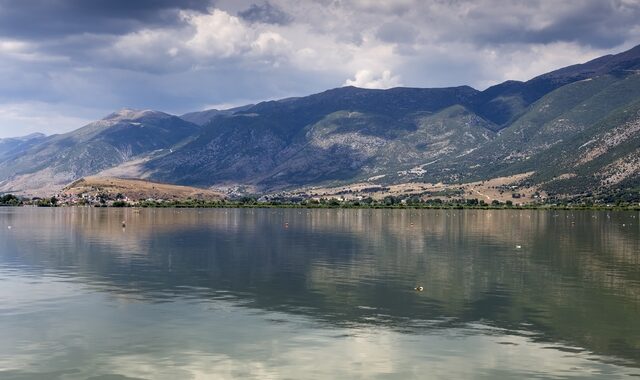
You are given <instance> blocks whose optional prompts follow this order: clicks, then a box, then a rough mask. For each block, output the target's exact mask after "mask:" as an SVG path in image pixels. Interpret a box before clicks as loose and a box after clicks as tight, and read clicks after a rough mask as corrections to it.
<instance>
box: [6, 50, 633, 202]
mask: <svg viewBox="0 0 640 380" xmlns="http://www.w3.org/2000/svg"><path fill="white" fill-rule="evenodd" d="M638 101H640V45H639V46H636V47H634V48H632V49H630V50H628V51H626V52H622V53H619V54H613V55H607V56H603V57H599V58H596V59H594V60H591V61H588V62H585V63H581V64H576V65H571V66H568V67H565V68H561V69H558V70H554V71H551V72H549V73H546V74H542V75H539V76H537V77H535V78H532V79H530V80H528V81H525V82H520V81H505V82H503V83H500V84H497V85H495V86H491V87H489V88H487V89H485V90H483V91H479V90H476V89H474V88H472V87H470V86H457V87H444V88H412V87H396V88H391V89H386V90H376V89H363V88H357V87H352V86H347V87H340V88H334V89H329V90H326V91H323V92H320V93H317V94H312V95H309V96H304V97H294V98H286V99H280V100H272V101H265V102H260V103H257V104H249V105H245V106H241V107H235V108H231V109H228V110H217V109H212V110H205V111H200V112H192V113H187V114H184V115H182V116H181V117H177V116H174V115H170V114H167V113H164V112H161V111H153V110H132V109H127V108H125V109H122V110H119V111H116V112H114V113H112V114H110V115H107V116H106V117H105V118H103V119H101V120H99V121H96V122H93V123H90V124H88V125H86V126H84V127H82V128H80V129H78V130H76V131H73V132H70V133H67V134H62V135H54V136H48V137H43V136H35V137H34V138H33V139H28V141H30V143H29V144H27V145H24V146H20V145H17V146H18V148H17V151H18V154H16V150H15V149H14V150H7V149H5V151H7V152H8V151H10V152H12V153H11V154H5V153H3V150H2V142H3V140H0V191H16V190H20V191H26V190H29V188H30V187H31V188H35V187H38V186H40V185H42V184H45V185H47V186H50V187H51V188H53V187H55V186H58V187H59V186H61V185H64V184H66V183H68V182H71V181H72V180H74V179H78V178H80V177H84V176H88V175H94V174H96V173H101V172H104V173H109V175H112V174H113V173H119V174H122V175H123V176H127V175H130V176H131V177H140V178H143V179H148V180H154V181H161V182H167V183H175V184H179V185H191V186H193V185H195V186H200V187H216V186H248V187H250V188H252V189H255V190H256V191H258V192H269V191H276V190H279V189H290V188H295V187H304V186H309V185H323V186H326V185H331V184H335V185H338V184H346V183H350V182H357V181H368V180H369V178H377V180H372V183H373V182H375V183H378V184H384V183H402V182H407V181H425V182H438V181H444V182H450V183H454V182H460V181H475V180H483V179H490V178H495V177H500V176H510V175H515V174H518V173H525V172H527V173H529V172H534V174H533V175H531V176H530V177H528V178H529V179H527V181H529V182H530V184H533V185H535V186H539V187H540V188H541V189H545V190H547V191H549V192H550V193H552V194H553V193H562V192H565V193H566V194H570V193H576V192H577V191H578V190H581V191H582V192H585V191H586V192H593V191H607V190H608V189H614V188H616V189H617V188H618V187H620V186H623V187H624V186H626V187H628V188H630V189H633V188H634V186H636V184H637V183H638V178H639V177H640V174H638V171H640V169H639V168H640V166H638V165H637V164H636V156H640V151H639V150H638V149H640V148H637V147H636V145H634V144H635V143H636V141H638V140H637V139H638V134H639V132H638V131H637V130H636V129H635V125H636V124H635V123H636V119H635V116H633V115H635V113H636V112H637V104H636V103H637V102H638ZM630 115H631V116H630ZM625 125H626V126H627V127H624V126H625ZM614 131H617V132H615V133H614ZM597 138H605V139H609V140H610V141H614V140H615V141H617V142H616V143H615V144H613V143H605V144H604V145H602V144H600V145H598V144H596V143H593V142H592V143H590V144H592V145H591V146H592V147H596V146H597V147H599V148H598V149H600V151H602V152H604V153H600V154H599V155H598V157H596V159H594V160H591V161H589V162H579V161H577V160H576V159H574V157H572V156H571V155H570V154H567V152H568V151H569V150H576V149H577V150H580V149H582V150H584V149H585V148H580V147H579V146H576V145H575V144H574V143H575V142H577V141H581V142H582V144H584V143H585V142H587V141H591V140H593V139H597ZM618 140H621V141H618ZM12 141H13V140H12ZM13 144H17V143H16V142H15V141H14V142H13ZM587 146H589V144H588V145H587ZM89 152H90V153H89ZM590 154H592V155H593V154H595V153H590ZM625 160H626V161H625ZM592 161H593V162H592ZM616 165H617V166H618V167H620V170H619V171H616ZM574 172H575V173H574ZM607 173H608V174H607ZM105 175H106V174H105ZM557 177H561V178H562V179H561V180H558V179H557ZM600 179H602V180H600ZM64 181H67V182H64ZM571 183H573V185H570V184H571ZM633 191H635V190H633Z"/></svg>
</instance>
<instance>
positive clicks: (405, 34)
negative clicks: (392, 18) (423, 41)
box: [376, 22, 419, 44]
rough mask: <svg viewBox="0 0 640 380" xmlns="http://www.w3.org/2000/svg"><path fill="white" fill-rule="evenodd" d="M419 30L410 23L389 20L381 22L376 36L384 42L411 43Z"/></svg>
mask: <svg viewBox="0 0 640 380" xmlns="http://www.w3.org/2000/svg"><path fill="white" fill-rule="evenodd" d="M418 34H419V32H418V30H417V29H416V28H414V27H412V26H411V25H407V24H405V23H402V22H389V23H386V24H383V25H382V26H381V27H380V28H379V29H378V31H377V33H376V37H378V39H380V40H381V41H384V42H391V43H400V44H403V43H413V42H414V41H415V40H416V38H417V36H418Z"/></svg>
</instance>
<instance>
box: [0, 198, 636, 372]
mask: <svg viewBox="0 0 640 380" xmlns="http://www.w3.org/2000/svg"><path fill="white" fill-rule="evenodd" d="M639 218H640V215H639V213H637V212H589V211H581V212H578V211H575V212H571V211H569V212H567V211H516V210H514V211H503V210H499V211H495V210H494V211H481V210H464V211H463V210H455V211H454V210H450V211H446V210H303V209H287V210H283V209H275V210H272V209H262V210H259V209H230V210H226V209H208V210H179V209H178V210H172V209H168V210H164V209H144V210H141V211H140V212H136V211H134V210H132V209H90V208H75V209H72V208H66V209H62V208H60V209H35V208H0V379H102V380H107V379H108V380H124V379H172V380H173V379H225V378H258V379H270V378H290V379H301V378H305V379H307V378H328V379H345V378H367V379H369V378H395V379H407V378H421V379H425V378H451V379H454V378H455V379H464V378H476V379H499V378H508V379H513V378H553V379H559V378H560V379H564V378H581V379H582V378H594V379H596V378H603V379H617V378H637V377H638V376H640V226H639V222H640V220H639ZM123 220H125V221H126V227H124V228H123V226H122V221H123ZM415 286H423V287H424V291H422V292H416V291H414V290H413V289H414V287H415Z"/></svg>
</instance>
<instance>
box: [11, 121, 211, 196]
mask: <svg viewBox="0 0 640 380" xmlns="http://www.w3.org/2000/svg"><path fill="white" fill-rule="evenodd" d="M200 129H201V128H200V127H199V126H197V125H195V124H193V123H189V122H187V121H184V120H182V119H180V118H178V117H176V116H172V115H168V114H166V113H163V112H158V111H134V110H129V109H123V110H121V111H118V112H116V113H113V114H111V115H109V116H107V117H105V118H104V119H102V120H99V121H96V122H93V123H91V124H88V125H86V126H84V127H82V128H80V129H78V130H75V131H73V132H70V133H65V134H61V135H53V136H49V137H46V138H40V139H39V140H38V141H37V143H34V144H31V145H30V146H28V147H26V149H24V150H23V151H22V152H21V154H14V155H12V156H10V157H8V158H7V159H5V160H3V161H2V162H1V163H0V191H5V192H39V191H42V192H46V191H48V190H49V189H56V188H59V187H61V186H64V185H65V184H67V183H69V182H71V181H74V180H76V179H78V178H81V177H84V176H87V175H91V174H94V173H97V172H99V171H101V170H103V169H106V168H110V167H114V166H116V165H119V164H121V163H124V162H127V161H129V160H132V159H135V158H137V157H139V156H141V155H148V154H151V153H154V154H157V155H159V154H162V153H169V152H170V150H169V149H170V148H172V147H174V146H177V145H179V144H180V143H182V142H184V141H185V140H187V139H189V138H192V137H193V136H195V135H197V134H198V133H199V132H200Z"/></svg>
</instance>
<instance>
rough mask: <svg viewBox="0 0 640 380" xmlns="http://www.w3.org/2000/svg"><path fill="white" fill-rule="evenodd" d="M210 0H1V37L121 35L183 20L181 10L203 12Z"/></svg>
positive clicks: (49, 37) (210, 2)
mask: <svg viewBox="0 0 640 380" xmlns="http://www.w3.org/2000/svg"><path fill="white" fill-rule="evenodd" d="M211 5H212V1H211V0H25V1H15V0H0V36H4V37H9V38H17V39H51V38H59V37H63V36H69V35H74V34H114V35H121V34H125V33H128V32H131V31H133V30H136V29H139V28H143V27H151V26H171V25H176V24H179V23H180V22H181V20H180V19H179V17H178V11H179V10H181V9H188V10H196V11H201V12H204V11H206V10H207V8H208V7H209V6H211Z"/></svg>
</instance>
